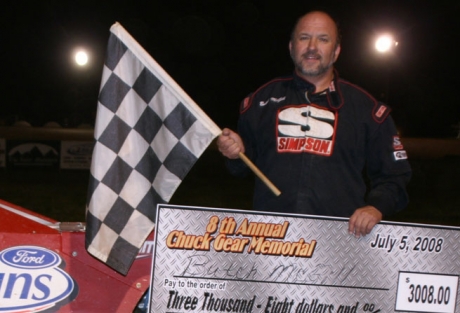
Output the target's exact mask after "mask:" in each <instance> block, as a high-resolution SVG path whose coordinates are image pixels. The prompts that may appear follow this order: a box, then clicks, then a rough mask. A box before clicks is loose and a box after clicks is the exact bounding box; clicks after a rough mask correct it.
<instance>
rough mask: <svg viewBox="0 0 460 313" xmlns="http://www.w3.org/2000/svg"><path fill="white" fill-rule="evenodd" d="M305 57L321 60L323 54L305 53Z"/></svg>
mask: <svg viewBox="0 0 460 313" xmlns="http://www.w3.org/2000/svg"><path fill="white" fill-rule="evenodd" d="M303 58H304V59H306V60H320V59H321V56H319V55H318V54H304V55H303Z"/></svg>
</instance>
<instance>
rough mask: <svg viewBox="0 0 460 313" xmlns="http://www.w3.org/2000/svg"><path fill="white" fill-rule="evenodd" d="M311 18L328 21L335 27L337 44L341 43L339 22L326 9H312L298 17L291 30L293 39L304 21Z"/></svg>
mask: <svg viewBox="0 0 460 313" xmlns="http://www.w3.org/2000/svg"><path fill="white" fill-rule="evenodd" d="M311 19H314V20H317V21H318V20H320V21H322V22H326V23H328V24H329V25H330V26H332V27H333V29H334V32H335V44H336V46H339V45H340V42H341V39H342V38H341V35H340V30H339V26H338V23H337V21H336V20H335V19H334V18H332V16H331V15H330V14H328V13H326V12H324V11H311V12H308V13H306V14H304V15H302V16H301V17H299V18H298V19H297V22H296V24H295V26H294V28H293V30H292V32H291V40H292V39H293V38H294V36H295V34H296V33H298V31H299V27H300V26H301V25H302V23H303V22H305V21H306V20H307V21H308V20H311Z"/></svg>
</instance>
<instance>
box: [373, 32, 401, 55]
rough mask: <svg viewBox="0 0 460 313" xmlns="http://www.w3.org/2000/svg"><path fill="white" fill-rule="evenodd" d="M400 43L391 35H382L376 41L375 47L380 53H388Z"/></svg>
mask: <svg viewBox="0 0 460 313" xmlns="http://www.w3.org/2000/svg"><path fill="white" fill-rule="evenodd" d="M397 45H398V42H397V41H395V40H394V38H393V36H391V35H388V34H386V35H381V36H379V37H378V38H377V40H376V41H375V49H376V50H377V51H378V52H380V53H386V52H389V51H391V50H392V49H393V48H394V47H396V46H397Z"/></svg>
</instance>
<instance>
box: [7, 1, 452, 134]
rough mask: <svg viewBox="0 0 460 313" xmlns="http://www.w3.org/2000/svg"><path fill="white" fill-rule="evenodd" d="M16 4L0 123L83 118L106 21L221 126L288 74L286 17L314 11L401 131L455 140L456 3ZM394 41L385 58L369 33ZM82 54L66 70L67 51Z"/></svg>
mask: <svg viewBox="0 0 460 313" xmlns="http://www.w3.org/2000/svg"><path fill="white" fill-rule="evenodd" d="M312 3H313V2H312V1H295V0H278V1H275V0H266V1H262V0H261V1H238V0H236V1H235V0H233V1H230V0H226V1H223V0H169V1H164V0H163V1H159V0H153V1H148V2H147V1H97V0H93V1H27V2H26V1H15V2H11V3H8V4H6V5H4V7H5V8H3V9H2V10H1V13H0V17H1V21H2V22H1V23H2V27H1V30H0V34H1V42H2V44H1V52H0V53H1V60H2V82H1V84H0V85H1V89H0V92H1V98H0V99H1V105H0V125H11V124H12V123H13V122H14V121H16V120H25V121H28V122H29V123H30V124H32V126H43V125H44V124H45V123H46V122H49V121H55V122H58V123H59V124H61V125H63V126H67V127H75V126H77V125H79V124H82V123H89V124H92V123H94V118H95V114H96V106H97V96H98V90H99V85H100V80H101V73H102V67H103V61H104V56H105V49H106V45H107V41H108V37H109V29H110V26H111V25H112V24H113V23H115V22H119V23H120V24H121V25H122V26H123V27H124V28H126V30H127V31H128V32H130V33H131V35H132V36H133V37H134V38H135V39H136V40H137V41H138V42H139V43H140V44H141V45H142V46H143V47H144V48H145V49H146V50H147V51H148V52H149V53H150V54H151V56H152V57H153V58H154V59H155V60H156V61H157V62H158V63H159V64H160V65H161V66H162V67H163V68H164V69H165V70H166V71H167V72H168V73H169V74H170V75H171V76H172V77H173V78H174V79H175V80H176V81H177V82H178V84H179V85H180V86H181V87H182V88H183V89H184V90H185V91H186V92H187V93H188V94H189V95H190V96H191V97H192V98H193V99H194V100H195V102H197V103H198V105H200V107H201V108H202V109H203V110H204V111H205V112H206V113H207V114H208V115H209V116H210V117H211V118H212V119H213V120H214V121H215V122H216V123H217V124H218V125H219V126H220V127H222V128H223V127H228V126H229V127H234V126H235V124H236V119H237V116H238V106H239V102H240V101H241V99H243V98H244V97H245V96H246V95H247V94H248V93H249V92H251V91H253V90H255V89H256V88H258V87H259V86H260V85H262V84H264V83H265V82H267V81H268V80H270V79H272V78H274V77H276V76H281V75H285V74H289V73H290V72H291V71H292V70H293V66H292V63H291V60H290V57H289V52H288V40H289V34H290V31H291V29H292V27H293V25H294V22H295V20H296V19H297V18H298V17H299V16H300V15H302V14H303V13H305V12H306V11H308V10H311V9H325V10H327V11H329V12H331V14H333V15H334V16H335V17H336V18H337V19H338V20H339V22H340V28H341V30H342V36H343V40H342V52H341V55H340V57H339V61H338V62H337V63H336V68H337V69H338V71H339V74H340V76H342V77H343V78H345V79H347V80H349V81H351V82H353V83H356V84H358V85H360V86H362V87H363V88H365V89H367V90H368V91H369V92H370V93H372V94H373V95H374V96H375V97H376V98H378V99H381V100H386V99H387V100H388V104H389V105H390V106H391V107H392V108H393V113H392V115H393V117H394V119H395V121H396V124H397V127H398V129H399V130H400V132H401V134H402V135H403V136H405V137H455V136H456V135H457V132H458V131H456V130H455V128H454V127H453V126H454V125H455V124H457V125H458V124H459V123H460V100H458V95H457V93H458V91H457V88H458V86H459V85H460V79H459V75H458V72H459V69H460V60H459V55H458V54H459V53H458V48H457V43H458V42H459V41H460V33H459V31H460V22H459V21H458V20H459V18H460V17H459V16H460V3H459V2H456V1H423V0H418V1H412V0H399V1H365V0H361V1H322V2H321V3H320V4H319V5H318V4H315V5H312ZM384 31H390V32H392V33H393V34H394V36H395V38H396V40H397V41H398V46H397V47H396V50H395V51H394V52H393V53H392V54H389V55H385V56H383V55H378V54H377V52H376V51H375V49H374V48H373V41H374V39H375V37H376V35H377V34H379V33H381V32H384ZM77 47H83V48H86V49H87V50H88V51H89V52H90V53H91V56H90V57H91V60H90V64H89V66H87V67H86V68H77V67H76V66H75V65H74V62H73V59H72V52H73V51H74V50H75V48H77Z"/></svg>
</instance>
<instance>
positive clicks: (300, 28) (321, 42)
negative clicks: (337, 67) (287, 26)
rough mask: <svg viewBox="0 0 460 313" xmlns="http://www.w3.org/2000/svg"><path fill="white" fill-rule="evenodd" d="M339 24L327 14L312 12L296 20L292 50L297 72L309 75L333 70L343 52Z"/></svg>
mask: <svg viewBox="0 0 460 313" xmlns="http://www.w3.org/2000/svg"><path fill="white" fill-rule="evenodd" d="M337 37H338V34H337V27H336V25H335V23H334V21H333V20H332V19H331V18H330V17H329V16H328V15H326V14H324V13H321V12H313V13H309V14H307V15H305V16H304V17H303V18H302V19H301V20H300V21H299V22H298V24H297V26H296V28H295V30H294V33H293V36H292V38H291V41H290V42H289V51H290V53H291V58H292V60H293V62H294V65H295V67H296V70H297V72H298V73H299V74H300V75H301V76H304V77H305V78H307V79H309V78H310V79H313V78H318V77H322V76H323V75H327V74H332V71H333V67H332V66H333V64H334V62H335V61H336V60H337V57H338V56H339V53H340V45H339V44H338V43H337Z"/></svg>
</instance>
